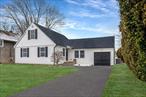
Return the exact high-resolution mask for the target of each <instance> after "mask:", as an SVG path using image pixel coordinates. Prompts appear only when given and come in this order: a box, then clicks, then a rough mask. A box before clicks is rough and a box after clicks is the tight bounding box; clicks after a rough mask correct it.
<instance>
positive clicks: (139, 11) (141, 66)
mask: <svg viewBox="0 0 146 97" xmlns="http://www.w3.org/2000/svg"><path fill="white" fill-rule="evenodd" d="M118 2H119V6H120V19H121V21H120V32H121V35H122V40H121V48H120V50H119V52H118V55H119V57H121V58H122V60H123V61H124V62H125V63H126V64H127V65H128V67H129V68H130V70H132V71H133V73H134V74H135V75H136V76H137V78H139V79H141V80H143V81H146V0H118Z"/></svg>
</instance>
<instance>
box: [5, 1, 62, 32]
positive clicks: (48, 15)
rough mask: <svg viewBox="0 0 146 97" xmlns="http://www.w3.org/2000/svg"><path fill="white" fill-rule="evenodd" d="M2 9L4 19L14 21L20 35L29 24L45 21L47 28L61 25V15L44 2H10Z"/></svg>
mask: <svg viewBox="0 0 146 97" xmlns="http://www.w3.org/2000/svg"><path fill="white" fill-rule="evenodd" d="M3 8H4V10H5V12H6V15H5V17H7V18H10V19H12V20H13V21H14V23H15V24H16V25H17V27H18V28H19V30H20V32H21V34H23V33H24V31H25V30H26V29H27V27H28V26H29V25H30V24H31V23H36V24H38V23H39V22H40V21H45V22H44V23H46V26H47V27H48V28H53V27H55V26H56V25H62V24H63V19H64V16H63V14H61V13H60V12H59V10H58V9H57V8H55V7H54V6H52V5H50V4H49V3H48V1H46V0H11V2H10V3H9V4H7V5H5V6H3Z"/></svg>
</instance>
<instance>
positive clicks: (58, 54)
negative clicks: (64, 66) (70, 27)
mask: <svg viewBox="0 0 146 97" xmlns="http://www.w3.org/2000/svg"><path fill="white" fill-rule="evenodd" d="M63 59H64V57H63V52H62V51H55V52H54V53H53V54H52V61H53V62H54V63H55V64H58V63H59V62H60V61H61V60H63ZM55 64H54V65H55Z"/></svg>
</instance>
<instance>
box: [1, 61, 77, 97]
mask: <svg viewBox="0 0 146 97" xmlns="http://www.w3.org/2000/svg"><path fill="white" fill-rule="evenodd" d="M76 70H77V69H76V68H74V67H62V66H46V65H43V66H42V65H27V64H26V65H22V64H17V65H14V64H0V97H7V96H9V95H13V94H15V93H17V92H20V91H23V90H25V89H27V88H31V87H33V86H37V85H39V84H41V83H45V82H47V81H48V80H53V79H55V78H57V77H60V76H63V75H66V74H69V73H72V72H74V71H76Z"/></svg>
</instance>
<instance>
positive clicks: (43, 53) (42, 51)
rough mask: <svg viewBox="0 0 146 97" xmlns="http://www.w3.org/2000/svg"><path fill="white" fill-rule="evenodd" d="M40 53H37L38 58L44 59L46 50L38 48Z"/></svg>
mask: <svg viewBox="0 0 146 97" xmlns="http://www.w3.org/2000/svg"><path fill="white" fill-rule="evenodd" d="M39 50H40V51H39V55H40V57H46V53H47V52H46V48H45V47H40V49H39Z"/></svg>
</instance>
